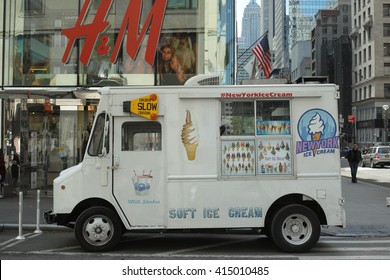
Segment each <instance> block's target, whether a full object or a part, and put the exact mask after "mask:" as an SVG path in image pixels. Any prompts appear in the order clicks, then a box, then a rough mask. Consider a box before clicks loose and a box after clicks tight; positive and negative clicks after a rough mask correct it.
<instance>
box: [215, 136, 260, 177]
mask: <svg viewBox="0 0 390 280" xmlns="http://www.w3.org/2000/svg"><path fill="white" fill-rule="evenodd" d="M255 164H256V162H255V142H254V141H223V142H222V174H223V175H228V176H234V175H238V176H240V175H241V176H242V175H255Z"/></svg>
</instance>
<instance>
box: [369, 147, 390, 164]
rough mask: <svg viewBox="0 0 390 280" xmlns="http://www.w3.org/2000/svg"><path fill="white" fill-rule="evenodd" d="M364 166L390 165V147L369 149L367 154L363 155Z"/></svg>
mask: <svg viewBox="0 0 390 280" xmlns="http://www.w3.org/2000/svg"><path fill="white" fill-rule="evenodd" d="M362 158H363V160H362V166H363V167H364V166H370V167H371V168H375V167H376V166H378V165H379V166H381V167H384V166H385V165H390V146H376V147H371V148H369V149H368V151H367V153H366V154H362Z"/></svg>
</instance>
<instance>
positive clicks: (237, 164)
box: [221, 100, 292, 176]
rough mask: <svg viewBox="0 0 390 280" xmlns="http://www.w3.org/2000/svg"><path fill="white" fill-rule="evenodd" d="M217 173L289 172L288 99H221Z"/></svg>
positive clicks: (289, 129) (276, 173)
mask: <svg viewBox="0 0 390 280" xmlns="http://www.w3.org/2000/svg"><path fill="white" fill-rule="evenodd" d="M221 105H222V106H221V124H222V126H221V149H222V151H221V155H222V159H221V160H222V162H221V174H222V175H223V176H256V175H259V176H262V175H291V174H292V158H291V143H292V135H291V123H290V115H291V114H290V112H291V109H290V101H289V100H277V101H273V100H271V101H223V102H222V104H221Z"/></svg>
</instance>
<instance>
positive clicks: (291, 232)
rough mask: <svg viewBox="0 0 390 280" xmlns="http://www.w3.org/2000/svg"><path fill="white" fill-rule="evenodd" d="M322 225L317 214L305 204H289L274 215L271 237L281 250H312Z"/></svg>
mask: <svg viewBox="0 0 390 280" xmlns="http://www.w3.org/2000/svg"><path fill="white" fill-rule="evenodd" d="M320 233H321V225H320V222H319V219H318V217H317V215H316V214H315V213H314V212H313V211H312V210H311V209H310V208H308V207H306V206H303V205H298V204H295V205H288V206H285V207H283V208H281V209H280V210H279V211H277V212H276V214H275V215H274V217H273V220H272V224H271V237H272V240H273V241H274V242H275V244H276V246H278V247H279V248H280V249H281V250H283V251H285V252H289V253H302V252H306V251H308V250H310V249H311V248H312V247H313V246H314V245H315V244H316V243H317V241H318V239H319V237H320Z"/></svg>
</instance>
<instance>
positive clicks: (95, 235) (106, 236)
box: [74, 206, 122, 252]
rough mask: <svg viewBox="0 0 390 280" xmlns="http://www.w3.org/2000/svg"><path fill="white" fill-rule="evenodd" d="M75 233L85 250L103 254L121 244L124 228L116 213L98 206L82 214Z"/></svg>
mask: <svg viewBox="0 0 390 280" xmlns="http://www.w3.org/2000/svg"><path fill="white" fill-rule="evenodd" d="M74 232H75V236H76V239H77V241H78V242H79V243H80V245H81V247H83V248H84V249H85V250H87V251H93V252H103V251H109V250H111V249H113V248H114V247H115V246H116V245H117V244H118V243H119V240H120V236H121V233H122V226H121V222H120V220H119V217H118V215H117V214H116V213H115V212H114V211H112V210H111V209H109V208H106V207H100V206H96V207H91V208H89V209H87V210H85V211H84V212H83V213H81V215H80V216H79V217H78V219H77V221H76V225H75V228H74Z"/></svg>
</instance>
